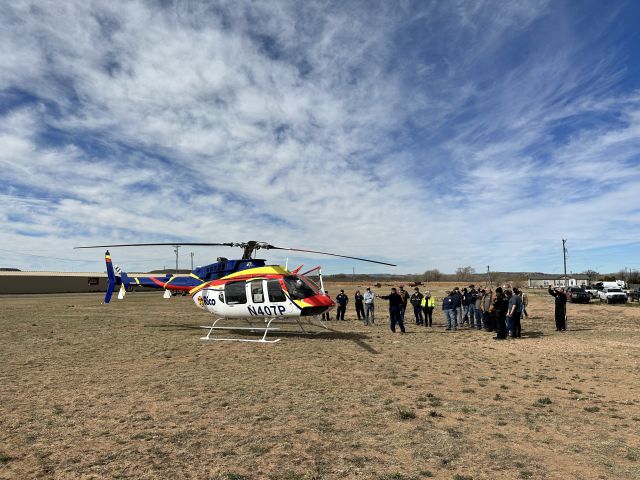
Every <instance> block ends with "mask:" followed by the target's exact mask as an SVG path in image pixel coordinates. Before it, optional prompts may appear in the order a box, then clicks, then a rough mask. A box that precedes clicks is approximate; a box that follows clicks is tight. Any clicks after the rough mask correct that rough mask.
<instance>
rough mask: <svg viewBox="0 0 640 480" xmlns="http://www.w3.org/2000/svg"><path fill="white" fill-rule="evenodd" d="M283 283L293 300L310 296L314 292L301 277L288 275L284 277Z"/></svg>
mask: <svg viewBox="0 0 640 480" xmlns="http://www.w3.org/2000/svg"><path fill="white" fill-rule="evenodd" d="M284 284H285V285H286V286H287V291H288V292H289V295H291V298H292V299H294V300H302V299H303V298H307V297H311V296H312V295H315V294H316V292H314V291H313V289H312V288H311V287H310V286H309V285H307V283H306V282H304V281H303V280H302V279H301V278H298V277H294V276H293V275H292V276H288V277H284Z"/></svg>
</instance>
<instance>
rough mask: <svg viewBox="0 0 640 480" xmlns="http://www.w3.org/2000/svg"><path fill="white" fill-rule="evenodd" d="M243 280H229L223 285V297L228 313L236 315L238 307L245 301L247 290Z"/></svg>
mask: <svg viewBox="0 0 640 480" xmlns="http://www.w3.org/2000/svg"><path fill="white" fill-rule="evenodd" d="M245 285H246V282H245V281H241V282H229V283H227V284H226V285H225V286H224V297H225V303H226V310H227V312H228V315H230V316H237V315H241V314H240V308H242V309H244V308H243V307H244V306H245V305H246V303H247V291H246V290H245Z"/></svg>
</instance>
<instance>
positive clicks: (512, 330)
mask: <svg viewBox="0 0 640 480" xmlns="http://www.w3.org/2000/svg"><path fill="white" fill-rule="evenodd" d="M446 293H447V296H446V297H445V298H444V299H443V300H442V310H443V313H444V315H445V318H446V320H447V330H456V329H457V328H458V327H459V326H460V327H461V326H463V325H465V324H467V325H468V326H469V327H470V328H474V324H475V328H477V329H478V330H485V331H488V332H496V336H495V337H494V338H495V339H496V340H504V339H506V338H521V337H522V325H521V319H522V317H523V316H528V314H527V305H528V303H529V299H528V297H527V295H526V293H524V292H522V291H521V290H520V289H518V288H513V289H509V288H507V289H503V288H502V287H497V288H496V289H495V291H492V290H491V288H489V287H486V288H484V289H482V288H479V289H477V290H476V288H475V286H474V285H469V288H468V289H467V288H463V289H462V291H461V290H460V289H459V288H458V287H455V288H454V289H453V290H450V291H447V292H446Z"/></svg>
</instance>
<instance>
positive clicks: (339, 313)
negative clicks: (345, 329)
mask: <svg viewBox="0 0 640 480" xmlns="http://www.w3.org/2000/svg"><path fill="white" fill-rule="evenodd" d="M336 303H337V304H338V308H337V309H336V320H344V312H346V311H347V303H349V297H347V296H346V295H345V294H344V290H340V293H339V294H338V295H337V296H336Z"/></svg>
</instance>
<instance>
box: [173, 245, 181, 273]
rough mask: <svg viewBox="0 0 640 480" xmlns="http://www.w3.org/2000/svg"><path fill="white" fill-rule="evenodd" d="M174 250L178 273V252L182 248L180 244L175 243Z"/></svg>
mask: <svg viewBox="0 0 640 480" xmlns="http://www.w3.org/2000/svg"><path fill="white" fill-rule="evenodd" d="M174 247H175V248H174V249H173V252H174V253H175V254H176V273H178V252H179V250H180V245H174Z"/></svg>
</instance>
